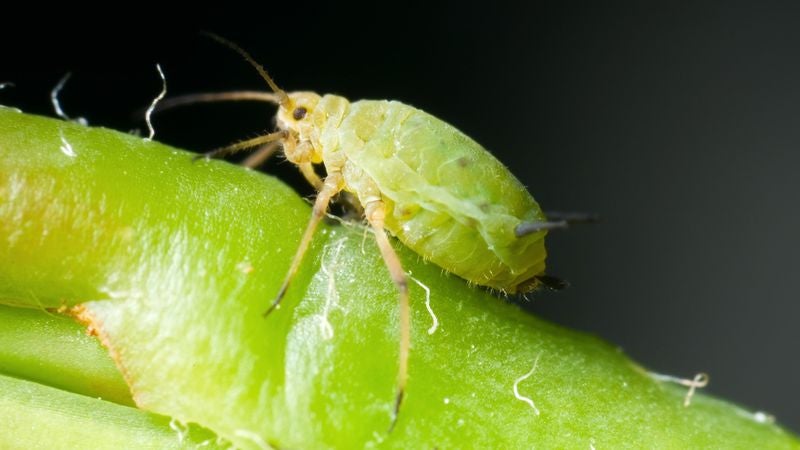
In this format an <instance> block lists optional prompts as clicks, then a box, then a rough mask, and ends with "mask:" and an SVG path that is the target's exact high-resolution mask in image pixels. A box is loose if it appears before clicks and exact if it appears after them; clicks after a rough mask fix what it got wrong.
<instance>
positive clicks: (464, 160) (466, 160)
mask: <svg viewBox="0 0 800 450" xmlns="http://www.w3.org/2000/svg"><path fill="white" fill-rule="evenodd" d="M456 162H457V163H458V167H467V166H468V165H469V163H470V161H469V158H467V157H466V156H462V157H461V158H458V159H457V160H456Z"/></svg>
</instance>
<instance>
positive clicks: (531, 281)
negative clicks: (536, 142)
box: [278, 93, 547, 293]
mask: <svg viewBox="0 0 800 450" xmlns="http://www.w3.org/2000/svg"><path fill="white" fill-rule="evenodd" d="M315 95H316V94H311V93H296V94H294V93H293V94H289V98H290V102H291V103H292V104H297V105H303V106H302V107H303V108H304V109H306V110H307V113H306V114H305V116H304V118H303V119H302V120H299V121H298V120H294V117H293V115H292V113H291V111H289V110H286V111H284V110H283V108H281V110H282V111H281V113H279V115H278V123H279V125H280V126H282V127H286V128H287V129H289V130H291V132H290V134H292V135H293V136H296V138H295V139H290V140H289V141H290V142H289V143H288V145H286V149H285V151H286V156H287V158H288V159H289V160H290V161H292V162H295V163H297V164H303V163H307V162H316V161H318V160H319V161H321V162H322V163H323V164H324V165H325V168H326V170H327V172H328V173H329V174H330V173H341V174H342V177H343V186H342V189H343V190H345V191H349V192H352V193H354V194H355V195H356V196H357V197H358V199H359V201H360V203H361V204H362V205H363V206H366V205H367V204H368V203H369V202H370V201H372V200H373V199H379V200H381V201H382V202H383V204H384V207H385V209H386V218H385V223H384V225H385V227H386V229H388V230H389V232H390V233H391V234H393V235H394V236H396V237H397V238H398V239H400V241H402V242H403V243H404V244H405V245H406V246H408V247H409V248H411V249H412V250H414V251H415V252H417V253H418V254H420V255H422V256H423V257H425V258H426V259H429V260H431V261H433V262H434V263H436V264H437V265H439V266H441V267H443V268H444V269H446V270H448V271H450V272H453V273H455V274H457V275H459V276H461V277H462V278H465V279H467V280H469V281H471V282H473V283H476V284H479V285H483V286H489V287H492V288H495V289H498V290H502V291H505V292H510V293H514V292H519V291H526V290H530V289H531V288H532V287H533V286H535V285H536V282H535V278H536V276H537V275H540V274H541V273H543V272H544V260H545V256H546V252H545V248H544V237H545V235H546V232H547V231H546V230H544V229H543V230H539V231H537V232H535V233H531V234H528V235H526V236H522V237H518V236H517V235H516V234H515V229H516V227H518V226H519V225H520V224H523V223H538V222H546V220H547V219H546V218H545V217H544V214H543V213H542V212H541V209H540V208H539V206H538V204H536V202H535V201H534V200H533V198H532V197H531V196H530V194H528V192H527V190H525V188H524V186H522V184H521V183H520V182H519V181H518V180H517V179H516V178H514V177H513V175H511V174H510V173H509V172H508V169H506V168H505V166H503V165H502V164H501V163H500V162H499V161H497V159H495V158H494V157H493V156H492V155H491V154H489V153H488V152H487V151H486V150H484V149H483V147H481V146H480V145H479V144H477V143H476V142H475V141H473V140H472V139H470V138H469V137H467V136H466V135H464V134H463V133H461V132H460V131H458V130H457V129H455V128H454V127H452V126H450V125H448V124H447V123H445V122H443V121H441V120H439V119H437V118H435V117H433V116H431V115H430V114H427V113H425V112H423V111H420V110H418V109H416V108H413V107H411V106H408V105H405V104H403V103H400V102H390V101H369V100H365V101H358V102H353V103H350V102H348V101H347V100H346V99H344V98H342V97H339V96H335V95H325V96H323V97H319V96H315ZM312 105H313V106H312Z"/></svg>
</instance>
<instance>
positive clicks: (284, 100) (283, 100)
mask: <svg viewBox="0 0 800 450" xmlns="http://www.w3.org/2000/svg"><path fill="white" fill-rule="evenodd" d="M202 33H203V34H204V35H206V36H208V37H210V38H211V39H214V40H215V41H217V42H219V43H220V44H223V45H225V46H227V47H228V48H230V49H231V50H233V51H235V52H236V53H238V54H239V55H241V56H242V58H244V59H245V61H247V62H248V63H250V65H251V66H253V67H254V68H255V69H256V70H257V71H258V74H259V75H261V78H263V79H264V81H266V82H267V84H268V85H269V88H270V89H272V92H274V93H275V95H276V96H277V100H278V104H279V105H281V106H282V107H284V108H287V109H288V108H289V96H288V95H286V92H285V91H284V90H283V89H281V88H279V87H278V85H277V84H275V82H274V81H273V80H272V77H270V76H269V74H268V73H267V71H266V69H264V67H263V66H262V65H261V64H259V63H257V62H256V60H255V59H253V57H252V56H250V53H247V51H245V50H244V49H243V48H241V47H239V46H238V45H236V44H234V43H233V42H231V41H229V40H227V39H225V38H224V37H222V36H219V35H217V34H214V33H211V32H208V31H203V32H202Z"/></svg>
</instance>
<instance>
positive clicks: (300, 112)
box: [292, 106, 308, 120]
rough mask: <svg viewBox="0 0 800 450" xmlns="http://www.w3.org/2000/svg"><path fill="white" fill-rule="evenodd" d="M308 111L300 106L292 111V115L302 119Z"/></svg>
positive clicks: (295, 118) (296, 118)
mask: <svg viewBox="0 0 800 450" xmlns="http://www.w3.org/2000/svg"><path fill="white" fill-rule="evenodd" d="M307 113H308V110H307V109H305V108H303V107H302V106H300V107H297V108H295V109H294V111H292V117H294V120H302V119H303V117H305V116H306V114H307Z"/></svg>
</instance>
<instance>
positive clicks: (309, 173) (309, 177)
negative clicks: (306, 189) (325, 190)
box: [297, 162, 322, 191]
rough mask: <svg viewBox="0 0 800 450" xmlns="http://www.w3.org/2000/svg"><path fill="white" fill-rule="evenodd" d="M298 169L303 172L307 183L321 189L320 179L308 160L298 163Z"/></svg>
mask: <svg viewBox="0 0 800 450" xmlns="http://www.w3.org/2000/svg"><path fill="white" fill-rule="evenodd" d="M297 167H298V168H299V169H300V173H302V174H303V176H304V177H305V179H306V181H308V184H310V185H312V186H314V189H316V190H318V191H319V190H320V189H322V179H321V178H320V177H319V175H317V172H315V171H314V166H313V165H312V164H311V163H310V162H306V163H300V164H298V165H297Z"/></svg>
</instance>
